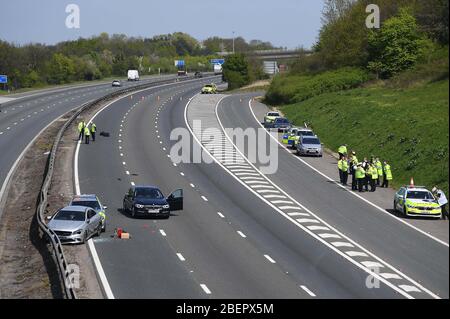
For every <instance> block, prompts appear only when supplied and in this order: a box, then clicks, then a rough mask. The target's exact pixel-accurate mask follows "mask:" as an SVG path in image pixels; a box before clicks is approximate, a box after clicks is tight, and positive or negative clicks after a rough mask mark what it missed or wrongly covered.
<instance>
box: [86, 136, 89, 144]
mask: <svg viewBox="0 0 450 319" xmlns="http://www.w3.org/2000/svg"><path fill="white" fill-rule="evenodd" d="M86 144H89V135H86Z"/></svg>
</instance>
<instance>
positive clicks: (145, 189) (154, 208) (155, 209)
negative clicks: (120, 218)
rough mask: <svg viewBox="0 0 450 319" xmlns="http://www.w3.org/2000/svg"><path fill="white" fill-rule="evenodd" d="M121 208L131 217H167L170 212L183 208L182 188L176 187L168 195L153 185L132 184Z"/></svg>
mask: <svg viewBox="0 0 450 319" xmlns="http://www.w3.org/2000/svg"><path fill="white" fill-rule="evenodd" d="M123 210H124V212H129V213H130V214H131V217H133V218H135V217H137V216H148V217H164V218H169V217H170V212H172V211H179V210H183V190H182V189H177V190H176V191H174V192H173V193H172V194H170V195H169V197H167V198H166V197H164V195H163V193H162V192H161V191H160V190H159V189H158V188H157V187H154V186H133V187H131V188H130V189H129V190H128V193H127V194H125V197H124V199H123Z"/></svg>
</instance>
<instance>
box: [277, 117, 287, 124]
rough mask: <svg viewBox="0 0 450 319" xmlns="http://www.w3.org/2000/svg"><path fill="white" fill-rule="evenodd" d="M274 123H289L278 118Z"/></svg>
mask: <svg viewBox="0 0 450 319" xmlns="http://www.w3.org/2000/svg"><path fill="white" fill-rule="evenodd" d="M275 122H276V123H281V124H284V123H289V121H288V120H287V119H280V118H278V119H276V120H275Z"/></svg>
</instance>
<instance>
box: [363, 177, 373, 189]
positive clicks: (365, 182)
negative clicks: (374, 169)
mask: <svg viewBox="0 0 450 319" xmlns="http://www.w3.org/2000/svg"><path fill="white" fill-rule="evenodd" d="M371 180H372V178H371V177H370V176H367V175H366V178H365V179H364V188H365V190H366V192H368V191H369V182H370V181H371Z"/></svg>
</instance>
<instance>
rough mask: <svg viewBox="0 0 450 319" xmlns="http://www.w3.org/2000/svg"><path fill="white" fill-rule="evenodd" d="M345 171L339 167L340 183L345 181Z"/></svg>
mask: <svg viewBox="0 0 450 319" xmlns="http://www.w3.org/2000/svg"><path fill="white" fill-rule="evenodd" d="M343 173H344V172H343V171H341V170H340V169H339V182H340V183H342V182H343V180H344V179H343V178H344V174H343Z"/></svg>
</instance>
